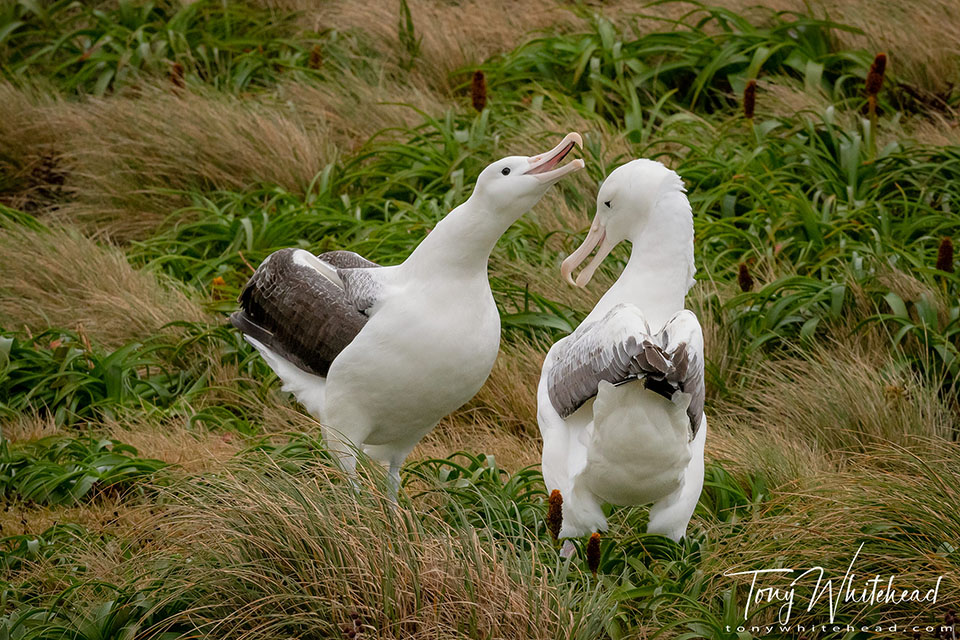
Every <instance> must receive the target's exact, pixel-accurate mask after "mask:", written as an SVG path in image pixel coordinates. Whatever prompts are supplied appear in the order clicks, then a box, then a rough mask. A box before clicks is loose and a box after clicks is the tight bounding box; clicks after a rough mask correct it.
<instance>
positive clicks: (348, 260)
mask: <svg viewBox="0 0 960 640" xmlns="http://www.w3.org/2000/svg"><path fill="white" fill-rule="evenodd" d="M317 258H319V259H320V260H323V261H324V262H326V263H327V264H329V265H333V266H334V267H336V268H337V269H369V268H371V267H379V266H380V265H378V264H377V263H376V262H371V261H369V260H367V259H366V258H364V257H363V256H361V255H360V254H358V253H354V252H353V251H327V252H326V253H321V254H320V255H318V256H317Z"/></svg>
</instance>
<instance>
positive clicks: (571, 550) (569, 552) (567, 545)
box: [560, 539, 577, 558]
mask: <svg viewBox="0 0 960 640" xmlns="http://www.w3.org/2000/svg"><path fill="white" fill-rule="evenodd" d="M576 553H577V546H576V545H575V544H573V540H570V539H567V540H564V541H563V546H562V547H560V557H561V558H571V557H573V555H574V554H576Z"/></svg>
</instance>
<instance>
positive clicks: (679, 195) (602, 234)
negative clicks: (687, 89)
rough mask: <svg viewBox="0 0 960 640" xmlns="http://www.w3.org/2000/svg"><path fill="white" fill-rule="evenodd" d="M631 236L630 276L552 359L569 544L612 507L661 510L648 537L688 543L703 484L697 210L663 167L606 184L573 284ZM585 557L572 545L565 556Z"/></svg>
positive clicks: (553, 418) (550, 452)
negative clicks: (690, 302) (695, 306)
mask: <svg viewBox="0 0 960 640" xmlns="http://www.w3.org/2000/svg"><path fill="white" fill-rule="evenodd" d="M624 240H628V241H629V242H630V243H632V245H633V248H632V251H631V254H630V259H629V261H628V262H627V265H626V267H625V268H624V270H623V273H621V275H620V277H619V278H618V279H617V281H616V282H615V283H614V284H613V285H612V286H611V287H610V288H609V289H608V290H607V292H606V293H605V294H604V295H603V297H602V298H601V299H600V301H599V302H598V303H597V305H596V306H595V307H594V308H593V310H592V311H591V312H590V314H589V315H588V316H587V317H586V319H584V321H583V323H582V324H581V325H580V326H579V327H578V328H577V329H576V330H575V331H574V332H573V333H572V334H570V335H569V336H567V337H565V338H562V339H561V340H559V341H558V342H556V343H555V344H554V345H553V347H552V348H551V349H550V351H549V352H548V353H547V356H546V359H545V361H544V363H543V369H542V372H541V377H540V384H539V387H538V391H537V405H538V406H537V418H538V422H539V426H540V432H541V434H542V436H543V477H544V482H545V484H546V486H547V489H548V490H549V491H550V493H551V501H552V502H556V503H558V504H562V507H561V514H562V521H561V526H560V530H559V532H555V533H557V535H558V537H559V538H561V539H563V538H575V537H580V536H585V535H588V534H595V533H598V532H600V531H605V530H606V529H607V521H606V518H605V517H604V514H603V508H602V507H603V504H604V503H610V504H616V505H644V504H651V503H652V507H651V509H650V522H649V525H648V527H647V531H648V532H650V533H657V534H661V535H664V536H667V537H669V538H671V539H672V540H674V541H679V540H680V539H681V538H682V537H683V536H684V535H685V533H686V529H687V525H688V523H689V521H690V517H691V516H692V515H693V510H694V508H695V507H696V504H697V501H698V499H699V497H700V491H701V489H702V488H703V445H704V440H705V439H706V435H707V420H706V417H705V416H704V413H703V404H704V379H703V363H704V360H703V334H702V332H701V329H700V324H699V322H698V321H697V317H696V315H694V314H693V313H692V312H691V311H689V310H685V309H684V297H685V295H686V293H687V291H688V290H689V289H690V287H691V286H693V283H694V279H693V276H694V272H695V267H694V262H693V215H692V212H691V209H690V203H689V202H688V200H687V197H686V195H685V189H684V186H683V181H682V180H681V179H680V176H679V175H677V174H676V173H675V172H674V171H671V170H670V169H668V168H666V167H665V166H663V165H662V164H660V163H659V162H654V161H651V160H644V159H640V160H633V161H632V162H628V163H627V164H624V165H622V166H620V167H618V168H617V169H616V170H614V171H613V172H612V173H611V174H610V175H609V177H608V178H607V179H606V180H605V181H604V183H603V185H602V186H601V187H600V191H599V194H598V196H597V211H596V215H595V217H594V219H593V223H592V225H591V227H590V231H589V232H588V234H587V237H586V239H585V240H584V242H583V244H582V245H581V246H580V247H579V248H578V249H577V250H576V251H574V252H573V253H572V254H571V255H570V256H569V257H568V258H567V259H566V260H564V261H563V264H562V265H561V274H562V276H563V278H564V279H566V280H567V281H568V282H570V283H571V284H574V285H576V286H580V287H583V286H585V285H586V284H587V283H588V282H589V281H590V279H591V277H592V276H593V274H594V272H595V271H596V269H597V267H598V266H599V265H600V263H601V262H603V260H604V258H606V256H607V255H609V253H610V252H611V251H612V250H613V248H614V247H615V246H616V245H617V244H619V243H620V242H621V241H624ZM594 249H597V253H596V255H595V256H594V258H593V260H592V261H591V262H590V263H589V264H588V265H587V267H586V268H585V269H583V270H582V271H581V272H580V274H579V275H578V276H577V279H576V280H573V278H572V277H571V275H572V273H573V271H574V270H575V269H576V268H577V267H578V266H579V265H580V264H581V263H582V262H584V261H585V260H586V259H587V257H589V256H590V254H591V252H592V251H593V250H594ZM591 537H592V535H591ZM573 549H574V547H573V545H572V542H571V541H570V540H566V541H565V542H564V547H563V554H564V555H566V556H569V555H570V554H572V553H573Z"/></svg>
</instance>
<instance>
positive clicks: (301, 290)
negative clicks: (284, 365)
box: [230, 249, 377, 376]
mask: <svg viewBox="0 0 960 640" xmlns="http://www.w3.org/2000/svg"><path fill="white" fill-rule="evenodd" d="M297 251H300V250H298V249H283V250H281V251H277V252H276V253H273V254H271V255H270V256H269V257H268V258H267V259H266V260H264V261H263V263H262V264H261V265H260V267H259V268H258V269H257V270H256V272H255V273H254V274H253V276H252V277H251V278H250V281H249V282H247V285H246V286H245V287H244V289H243V291H242V292H241V294H240V299H239V301H240V310H239V311H237V312H236V313H234V314H233V315H231V316H230V322H231V323H232V324H233V325H234V326H235V327H236V328H237V329H239V330H240V331H242V332H243V333H245V334H247V335H249V336H250V337H251V338H254V339H255V340H257V341H259V342H261V343H263V344H264V345H265V346H267V347H269V348H270V349H271V350H273V351H275V352H277V353H278V354H279V355H281V356H283V357H284V358H286V359H287V360H289V361H290V362H292V363H293V364H294V365H296V366H297V367H299V368H301V369H303V370H304V371H308V372H310V373H313V374H316V375H320V376H325V375H326V374H327V372H328V371H329V369H330V364H331V363H332V362H333V360H334V358H336V357H337V355H339V353H340V352H341V351H342V350H343V349H344V347H346V346H347V345H348V344H350V343H351V342H352V341H353V339H354V338H355V337H356V336H357V334H358V333H360V330H361V329H362V328H363V326H364V325H365V324H366V322H367V316H366V315H364V314H363V313H362V312H361V311H360V310H359V309H358V307H357V304H356V303H355V301H354V300H353V299H352V298H351V297H350V294H349V292H348V291H347V290H346V289H347V287H344V288H341V287H340V286H339V285H338V284H337V283H335V282H334V281H333V280H331V279H330V277H327V276H325V275H324V274H323V273H321V271H318V270H317V269H315V268H313V267H311V266H308V265H306V264H303V262H298V261H297V260H296V259H295V256H296V253H297ZM331 253H332V254H337V255H335V256H334V257H333V259H331V260H327V259H326V258H325V256H329V255H330V254H323V255H321V256H320V259H321V260H323V262H326V263H327V264H328V265H331V266H333V267H336V266H337V262H340V263H343V264H351V265H354V264H356V265H358V266H356V267H353V266H351V268H349V269H346V271H348V272H349V271H360V270H362V269H368V268H370V267H375V266H377V265H376V264H374V263H372V262H369V261H368V260H364V259H363V258H361V257H360V256H358V255H356V254H353V253H350V252H346V251H338V252H331ZM343 254H347V255H343ZM351 256H353V257H351ZM359 261H362V262H363V263H366V264H365V266H362V267H361V266H359V264H360V262H359ZM337 275H339V276H340V277H341V280H344V281H346V280H349V277H348V278H344V272H343V271H341V270H340V269H337Z"/></svg>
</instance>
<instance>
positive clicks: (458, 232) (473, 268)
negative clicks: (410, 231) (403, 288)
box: [402, 196, 513, 280]
mask: <svg viewBox="0 0 960 640" xmlns="http://www.w3.org/2000/svg"><path fill="white" fill-rule="evenodd" d="M479 201H480V199H479V198H477V199H474V198H473V197H472V196H471V197H470V198H469V199H468V200H467V201H466V202H464V203H463V204H461V205H460V206H459V207H457V208H456V209H454V210H453V211H451V212H450V213H449V214H447V216H446V217H445V218H443V220H441V221H440V222H438V223H437V226H436V227H434V228H433V230H432V231H431V232H430V233H429V234H427V237H426V238H424V239H423V241H422V242H421V243H420V244H419V245H418V246H417V248H416V249H414V251H413V253H411V254H410V256H409V257H408V258H407V259H406V260H405V261H404V262H403V265H402V268H403V270H404V271H406V272H408V273H410V274H411V276H414V277H417V278H431V277H437V276H440V277H443V278H456V277H475V276H477V275H481V276H482V277H483V278H484V280H486V277H487V262H488V260H489V259H490V253H491V252H492V251H493V247H494V246H495V245H496V244H497V240H499V239H500V236H502V235H503V234H504V232H505V231H506V230H507V228H508V227H509V226H510V225H511V224H512V223H513V221H512V220H509V219H505V216H502V215H497V213H496V212H493V211H488V210H486V209H485V208H484V207H483V206H482V205H481V204H479Z"/></svg>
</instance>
